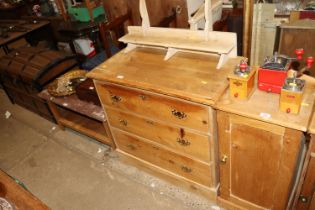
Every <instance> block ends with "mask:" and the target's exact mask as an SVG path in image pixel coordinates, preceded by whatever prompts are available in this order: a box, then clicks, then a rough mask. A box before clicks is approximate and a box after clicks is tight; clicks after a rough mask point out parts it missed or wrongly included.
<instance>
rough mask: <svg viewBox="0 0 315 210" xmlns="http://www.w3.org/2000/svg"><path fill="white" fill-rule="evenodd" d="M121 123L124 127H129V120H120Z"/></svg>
mask: <svg viewBox="0 0 315 210" xmlns="http://www.w3.org/2000/svg"><path fill="white" fill-rule="evenodd" d="M119 123H120V124H121V125H123V126H127V125H128V122H127V120H122V119H119Z"/></svg>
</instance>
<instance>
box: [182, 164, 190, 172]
mask: <svg viewBox="0 0 315 210" xmlns="http://www.w3.org/2000/svg"><path fill="white" fill-rule="evenodd" d="M181 169H182V171H184V172H185V173H191V172H192V169H191V168H189V167H187V166H182V167H181Z"/></svg>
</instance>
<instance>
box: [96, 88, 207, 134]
mask: <svg viewBox="0 0 315 210" xmlns="http://www.w3.org/2000/svg"><path fill="white" fill-rule="evenodd" d="M96 86H97V91H98V94H99V97H100V99H101V101H102V103H103V104H104V105H106V106H110V107H115V108H119V109H122V110H127V111H129V112H135V113H138V114H140V115H143V116H147V117H151V118H155V119H159V120H163V121H167V122H171V123H175V124H178V125H181V126H185V127H188V128H192V129H196V130H199V131H202V132H205V133H208V131H209V112H208V107H206V106H201V105H197V104H193V103H188V102H184V101H180V100H176V99H172V98H170V97H166V96H162V95H155V94H154V95H151V94H149V93H147V92H144V91H140V90H134V89H126V88H123V87H120V86H115V85H110V84H100V83H97V85H96Z"/></svg>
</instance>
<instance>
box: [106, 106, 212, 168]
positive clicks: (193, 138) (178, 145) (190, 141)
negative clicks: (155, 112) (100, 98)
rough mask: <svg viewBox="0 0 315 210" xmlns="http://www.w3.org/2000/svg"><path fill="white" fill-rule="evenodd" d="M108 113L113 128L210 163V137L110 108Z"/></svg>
mask: <svg viewBox="0 0 315 210" xmlns="http://www.w3.org/2000/svg"><path fill="white" fill-rule="evenodd" d="M106 112H107V115H108V116H107V118H108V120H109V123H110V125H111V126H114V127H116V128H119V129H121V130H124V131H127V132H130V133H134V134H136V135H138V136H141V137H144V138H147V139H149V140H153V141H155V142H157V143H159V144H163V145H165V146H167V147H170V148H172V149H174V150H176V151H178V152H180V153H183V154H187V155H190V156H193V157H194V158H197V159H199V160H202V161H205V162H208V163H209V162H210V145H209V138H210V137H208V136H205V135H201V134H196V133H194V132H191V131H187V129H184V128H175V127H171V126H168V125H165V124H163V123H159V122H154V121H152V120H148V119H144V118H141V117H137V116H135V115H132V114H127V113H125V112H122V111H118V110H114V109H110V108H107V109H106Z"/></svg>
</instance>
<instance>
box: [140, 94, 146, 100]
mask: <svg viewBox="0 0 315 210" xmlns="http://www.w3.org/2000/svg"><path fill="white" fill-rule="evenodd" d="M139 98H141V99H142V100H143V101H144V100H146V99H147V97H146V96H145V95H142V94H141V95H139Z"/></svg>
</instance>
